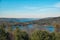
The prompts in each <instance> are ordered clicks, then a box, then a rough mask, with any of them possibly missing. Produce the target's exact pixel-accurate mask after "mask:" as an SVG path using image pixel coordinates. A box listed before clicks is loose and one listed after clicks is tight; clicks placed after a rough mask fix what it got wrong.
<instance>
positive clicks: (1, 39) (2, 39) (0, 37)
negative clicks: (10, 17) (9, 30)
mask: <svg viewBox="0 0 60 40" xmlns="http://www.w3.org/2000/svg"><path fill="white" fill-rule="evenodd" d="M4 27H5V26H4V24H2V25H1V26H0V40H6V32H5V28H4Z"/></svg>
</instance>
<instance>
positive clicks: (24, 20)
mask: <svg viewBox="0 0 60 40" xmlns="http://www.w3.org/2000/svg"><path fill="white" fill-rule="evenodd" d="M33 20H38V19H37V18H24V19H18V20H17V21H18V22H29V21H33ZM18 27H19V28H20V29H22V30H24V29H26V30H27V29H32V28H33V29H34V28H35V27H33V25H32V24H30V25H27V26H18ZM12 28H13V30H15V29H16V27H15V26H13V27H12ZM37 28H39V29H41V28H40V27H37ZM42 28H44V29H46V30H48V31H50V32H53V31H54V27H53V26H46V27H42Z"/></svg>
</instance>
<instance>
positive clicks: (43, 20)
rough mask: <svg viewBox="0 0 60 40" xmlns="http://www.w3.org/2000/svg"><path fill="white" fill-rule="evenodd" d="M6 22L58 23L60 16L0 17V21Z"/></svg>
mask: <svg viewBox="0 0 60 40" xmlns="http://www.w3.org/2000/svg"><path fill="white" fill-rule="evenodd" d="M2 22H6V23H7V22H8V23H15V22H17V23H25V24H27V23H28V24H40V25H44V24H52V23H54V22H55V23H60V17H49V18H43V19H38V18H0V23H2Z"/></svg>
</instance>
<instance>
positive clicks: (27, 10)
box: [0, 0, 60, 18]
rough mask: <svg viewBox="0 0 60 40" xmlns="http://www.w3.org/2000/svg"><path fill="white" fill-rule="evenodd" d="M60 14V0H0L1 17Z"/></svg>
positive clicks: (51, 15)
mask: <svg viewBox="0 0 60 40" xmlns="http://www.w3.org/2000/svg"><path fill="white" fill-rule="evenodd" d="M57 16H60V0H0V18H45V17H57Z"/></svg>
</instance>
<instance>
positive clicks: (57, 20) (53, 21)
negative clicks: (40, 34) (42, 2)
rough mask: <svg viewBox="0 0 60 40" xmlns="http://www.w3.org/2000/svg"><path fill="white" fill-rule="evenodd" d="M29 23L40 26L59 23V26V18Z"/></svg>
mask: <svg viewBox="0 0 60 40" xmlns="http://www.w3.org/2000/svg"><path fill="white" fill-rule="evenodd" d="M30 23H33V24H40V25H44V24H52V23H59V24H60V17H49V18H43V19H39V20H34V21H31V22H30Z"/></svg>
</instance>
